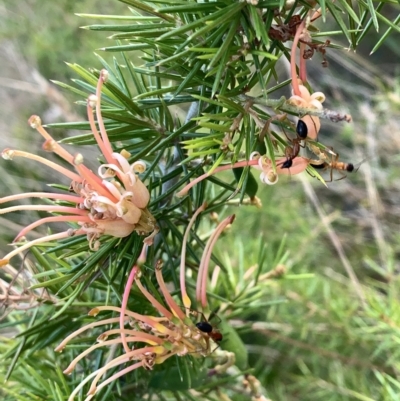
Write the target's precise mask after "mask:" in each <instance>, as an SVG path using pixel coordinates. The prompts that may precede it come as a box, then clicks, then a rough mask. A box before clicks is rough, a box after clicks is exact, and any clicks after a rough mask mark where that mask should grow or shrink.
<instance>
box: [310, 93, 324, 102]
mask: <svg viewBox="0 0 400 401" xmlns="http://www.w3.org/2000/svg"><path fill="white" fill-rule="evenodd" d="M311 99H312V100H318V101H319V102H320V103H324V102H325V99H326V98H325V95H324V94H323V93H322V92H314V93H313V94H312V95H311Z"/></svg>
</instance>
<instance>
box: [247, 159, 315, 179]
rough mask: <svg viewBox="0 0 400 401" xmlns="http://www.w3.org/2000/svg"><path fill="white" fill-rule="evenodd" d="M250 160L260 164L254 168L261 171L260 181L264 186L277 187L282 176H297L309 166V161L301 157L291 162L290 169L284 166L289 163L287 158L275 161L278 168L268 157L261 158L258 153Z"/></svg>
mask: <svg viewBox="0 0 400 401" xmlns="http://www.w3.org/2000/svg"><path fill="white" fill-rule="evenodd" d="M250 160H257V161H258V163H257V164H256V165H253V167H254V168H256V169H257V170H260V171H261V174H260V180H261V182H263V183H264V184H268V185H275V184H276V183H277V182H278V178H279V175H280V174H284V175H288V174H290V175H295V174H300V173H302V172H303V171H304V170H305V169H306V168H307V166H308V163H309V159H307V158H305V157H301V156H297V157H295V158H294V159H293V160H291V162H292V163H291V166H290V168H287V167H285V166H284V163H285V162H286V161H287V158H286V157H279V158H277V159H276V160H275V163H276V168H275V169H274V167H273V165H272V160H270V159H268V158H267V156H265V155H264V156H261V155H260V154H259V153H258V152H253V153H252V154H251V155H250Z"/></svg>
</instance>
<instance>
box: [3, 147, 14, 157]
mask: <svg viewBox="0 0 400 401" xmlns="http://www.w3.org/2000/svg"><path fill="white" fill-rule="evenodd" d="M14 152H15V151H14V150H12V149H4V150H3V151H2V152H1V157H2V158H3V159H4V160H12V159H13V157H14Z"/></svg>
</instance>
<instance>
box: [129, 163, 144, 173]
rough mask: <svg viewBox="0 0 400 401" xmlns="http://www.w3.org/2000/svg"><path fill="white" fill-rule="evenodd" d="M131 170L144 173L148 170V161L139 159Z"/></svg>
mask: <svg viewBox="0 0 400 401" xmlns="http://www.w3.org/2000/svg"><path fill="white" fill-rule="evenodd" d="M131 171H134V172H135V173H139V174H141V173H144V172H145V171H146V163H145V162H142V161H141V160H138V161H137V162H135V163H133V164H132V165H131Z"/></svg>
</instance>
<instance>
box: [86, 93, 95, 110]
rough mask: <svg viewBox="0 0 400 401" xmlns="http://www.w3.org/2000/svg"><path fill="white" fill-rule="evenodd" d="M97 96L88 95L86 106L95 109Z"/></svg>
mask: <svg viewBox="0 0 400 401" xmlns="http://www.w3.org/2000/svg"><path fill="white" fill-rule="evenodd" d="M97 100H98V99H97V96H96V95H90V96H89V97H88V99H87V102H88V105H89V107H90V108H91V109H95V108H96V104H97Z"/></svg>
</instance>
